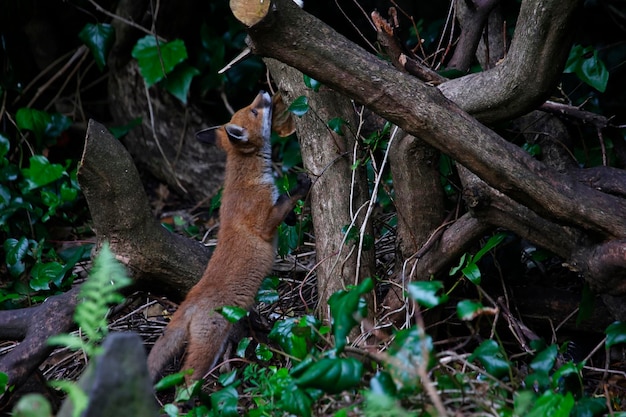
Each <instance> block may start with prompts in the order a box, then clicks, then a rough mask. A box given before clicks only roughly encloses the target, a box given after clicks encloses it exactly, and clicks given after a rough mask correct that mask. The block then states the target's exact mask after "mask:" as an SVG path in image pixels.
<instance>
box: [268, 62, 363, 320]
mask: <svg viewBox="0 0 626 417" xmlns="http://www.w3.org/2000/svg"><path fill="white" fill-rule="evenodd" d="M266 63H267V65H268V67H269V69H270V71H271V73H272V76H273V78H274V79H275V80H276V81H277V83H278V88H279V89H280V91H281V93H282V94H283V97H284V98H285V101H286V102H287V103H289V102H291V101H293V100H294V99H295V98H297V97H299V96H301V95H304V96H306V97H307V99H308V103H309V107H310V109H309V111H308V112H307V113H306V114H305V115H304V116H302V117H300V118H297V119H296V131H297V134H298V139H299V140H300V148H301V151H302V159H303V162H304V167H305V168H306V170H307V171H308V172H309V174H310V175H311V176H312V178H315V182H314V185H313V187H312V188H311V193H310V195H311V213H312V217H313V226H314V231H315V249H316V255H317V267H316V275H317V288H318V297H319V302H318V311H319V312H321V313H322V315H323V317H324V318H326V319H328V318H329V317H330V316H329V313H328V304H327V301H328V298H329V297H330V296H331V295H332V294H333V293H335V292H336V291H338V290H341V289H345V288H346V286H347V285H350V284H357V283H358V281H359V280H360V279H363V278H366V277H373V276H374V260H375V254H374V250H373V249H370V250H361V251H360V250H359V246H358V242H356V243H355V242H346V241H345V233H344V229H345V228H346V227H347V226H348V225H350V224H351V223H353V222H354V227H355V228H356V229H357V230H358V229H360V227H361V226H362V224H363V221H364V219H365V212H366V210H365V208H366V207H365V206H366V204H367V202H368V201H369V198H370V196H369V191H368V188H367V187H368V186H367V178H366V175H365V170H364V169H362V168H358V169H354V170H353V169H351V167H352V165H353V164H354V162H355V161H354V158H353V155H354V150H355V146H356V147H358V146H359V145H357V141H358V138H356V137H355V136H354V134H355V131H356V129H357V127H358V125H359V121H358V120H357V118H356V117H355V111H354V108H353V105H352V103H351V102H350V100H347V99H346V98H344V97H343V96H340V95H339V94H337V93H335V92H334V91H332V90H330V89H328V88H325V87H322V88H320V90H319V91H318V92H313V91H312V90H310V89H306V88H305V86H304V83H303V81H302V73H301V72H300V71H297V70H295V69H293V68H290V67H288V66H287V65H284V64H281V63H280V62H278V61H275V60H267V61H266ZM335 117H341V118H342V119H343V120H345V121H346V122H347V128H345V129H343V135H338V134H337V133H335V132H333V131H332V130H331V129H330V128H329V127H328V126H327V123H328V121H329V120H331V119H333V118H335ZM358 152H361V151H358ZM357 158H358V154H357ZM353 176H354V178H352V177H353ZM366 233H369V234H370V235H372V228H371V223H368V225H366ZM370 306H371V307H372V308H371V309H370V310H371V311H373V305H372V304H371V303H370Z"/></svg>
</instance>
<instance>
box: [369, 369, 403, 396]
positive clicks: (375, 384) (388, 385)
mask: <svg viewBox="0 0 626 417" xmlns="http://www.w3.org/2000/svg"><path fill="white" fill-rule="evenodd" d="M370 390H371V391H372V392H373V393H375V394H385V395H390V396H392V397H393V396H395V395H396V391H397V389H396V384H394V382H393V379H392V378H391V375H389V373H388V372H384V371H378V372H376V375H374V376H373V377H372V379H370Z"/></svg>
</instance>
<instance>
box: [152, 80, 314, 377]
mask: <svg viewBox="0 0 626 417" xmlns="http://www.w3.org/2000/svg"><path fill="white" fill-rule="evenodd" d="M276 113H277V114H276V115H275V116H278V117H280V116H281V115H279V114H278V112H276ZM275 119H276V117H275ZM274 124H275V126H272V100H271V99H270V95H269V94H268V93H265V92H263V91H261V92H260V93H259V95H258V96H257V97H256V98H255V99H254V101H253V102H252V104H250V105H249V106H248V107H245V108H243V109H241V110H239V111H238V112H237V113H235V114H234V115H233V118H232V119H231V121H230V123H227V124H225V125H224V126H218V127H216V128H210V129H206V130H203V131H201V132H198V134H197V137H198V140H200V141H202V142H213V141H215V142H217V144H218V146H220V147H221V148H222V149H223V150H225V151H226V175H225V180H224V190H223V192H222V203H221V207H220V228H219V231H218V234H217V248H216V249H215V251H214V252H213V255H212V257H211V260H210V261H209V264H208V265H207V268H206V270H205V271H204V274H203V275H202V278H201V279H200V281H199V282H198V283H197V284H196V285H195V286H194V287H193V288H192V289H191V290H190V291H189V293H188V294H187V297H186V298H185V301H184V302H183V303H182V304H181V305H180V307H179V308H178V310H177V311H176V313H174V316H173V317H172V320H171V321H170V323H169V324H168V325H167V327H166V329H165V332H164V333H163V335H162V336H161V337H160V338H159V339H158V340H157V342H156V344H155V345H154V347H153V348H152V351H151V352H150V355H149V357H148V367H149V369H150V375H151V376H152V378H153V379H155V378H156V377H158V376H159V374H160V373H161V372H162V370H163V368H164V367H165V366H166V365H167V363H168V362H169V361H170V360H171V359H172V358H173V357H174V356H176V355H177V354H179V353H180V352H182V350H183V348H184V345H185V342H187V354H186V357H185V361H184V364H183V369H189V368H192V369H193V374H192V375H191V378H190V380H197V379H200V378H202V377H203V376H204V374H205V373H206V372H207V371H208V370H209V369H210V368H212V367H213V366H214V365H215V363H216V362H217V360H218V359H219V356H220V355H221V353H222V351H223V349H224V346H225V344H226V342H227V339H228V334H229V332H230V328H231V324H230V323H229V322H228V321H227V320H226V319H224V317H222V315H221V314H220V313H218V312H216V311H215V310H216V309H218V308H220V307H223V306H238V307H242V308H245V309H247V308H249V307H250V306H251V305H252V303H253V302H254V297H255V295H256V292H257V291H258V289H259V286H260V284H261V281H262V280H263V278H265V276H266V275H267V274H268V273H269V272H270V271H271V269H272V266H273V264H274V257H275V245H274V237H275V234H276V228H277V227H278V225H279V224H280V223H281V222H282V221H283V220H284V219H285V217H286V216H287V215H288V214H289V213H290V212H291V210H292V209H293V207H294V205H295V204H296V202H297V201H298V200H299V199H303V198H305V196H306V194H307V192H308V191H309V187H310V185H311V181H310V180H309V178H308V177H307V176H306V175H303V176H302V177H299V178H298V186H297V187H296V189H295V190H293V191H292V192H291V193H290V195H281V196H279V195H278V190H277V189H276V186H275V185H274V178H273V176H272V168H271V162H272V161H271V145H270V131H271V129H272V128H274V129H275V130H276V131H277V133H279V134H281V133H282V134H290V133H291V132H293V130H292V129H293V128H291V129H289V130H291V132H289V131H287V132H284V131H283V132H280V130H281V128H283V127H284V126H283V125H280V126H279V125H278V122H277V121H276V120H274Z"/></svg>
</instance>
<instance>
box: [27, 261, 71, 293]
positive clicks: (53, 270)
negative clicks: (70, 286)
mask: <svg viewBox="0 0 626 417" xmlns="http://www.w3.org/2000/svg"><path fill="white" fill-rule="evenodd" d="M30 276H31V280H30V281H29V285H30V287H31V288H32V289H33V290H35V291H42V290H49V289H50V284H54V285H55V286H57V287H59V286H60V285H61V281H63V277H64V276H65V268H64V267H63V265H61V264H60V263H58V262H47V263H41V262H40V263H37V264H35V265H34V266H33V268H32V269H31V271H30Z"/></svg>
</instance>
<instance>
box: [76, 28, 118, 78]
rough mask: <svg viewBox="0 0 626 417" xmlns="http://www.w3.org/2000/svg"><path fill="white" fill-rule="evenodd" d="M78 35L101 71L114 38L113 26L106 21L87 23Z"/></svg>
mask: <svg viewBox="0 0 626 417" xmlns="http://www.w3.org/2000/svg"><path fill="white" fill-rule="evenodd" d="M78 37H79V38H80V40H81V41H83V42H84V43H85V45H87V47H88V48H89V50H90V51H91V54H92V55H93V58H94V61H96V65H97V66H98V69H99V70H100V71H102V70H103V69H104V66H105V65H106V60H107V57H108V56H109V52H110V51H111V47H113V41H114V40H115V30H114V29H113V27H112V26H111V25H109V24H108V23H98V24H93V23H87V24H86V25H85V26H84V27H83V29H82V30H81V31H80V33H79V34H78Z"/></svg>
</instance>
